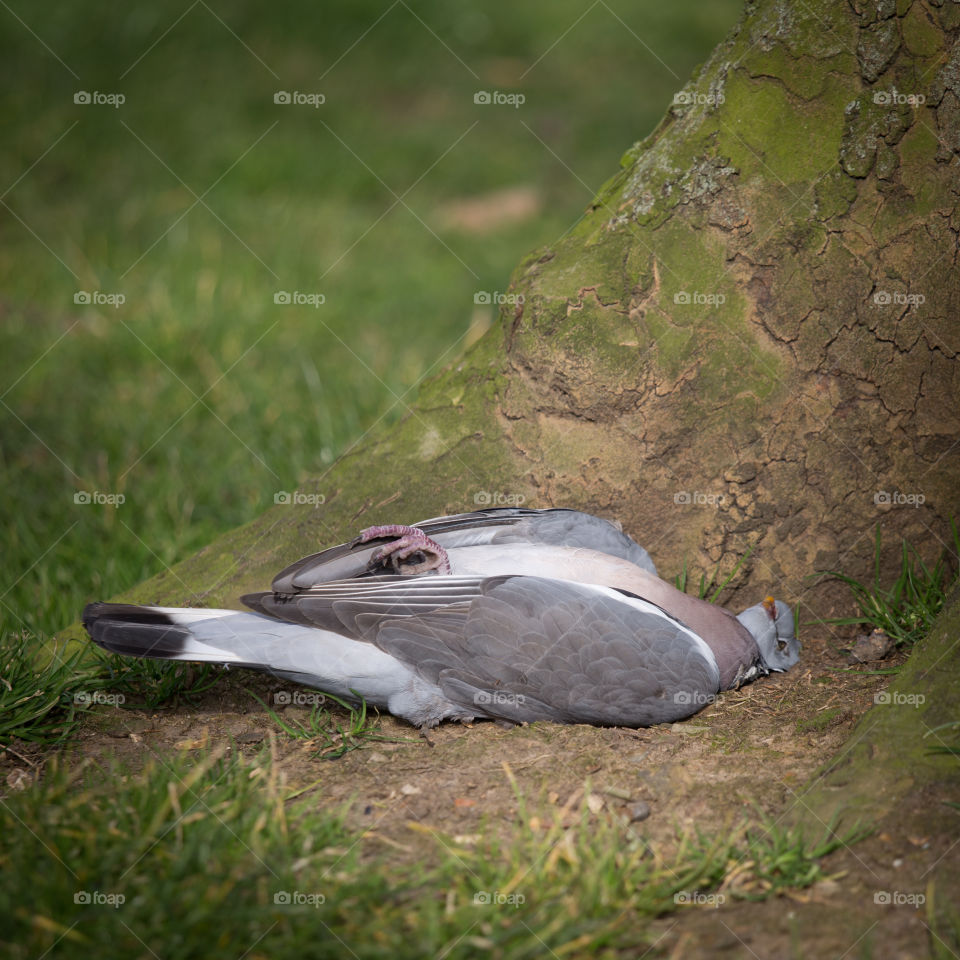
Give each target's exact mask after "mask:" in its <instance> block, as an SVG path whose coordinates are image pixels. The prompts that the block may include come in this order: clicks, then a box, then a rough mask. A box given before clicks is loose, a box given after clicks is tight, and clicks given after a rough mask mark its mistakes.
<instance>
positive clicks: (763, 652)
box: [737, 597, 800, 670]
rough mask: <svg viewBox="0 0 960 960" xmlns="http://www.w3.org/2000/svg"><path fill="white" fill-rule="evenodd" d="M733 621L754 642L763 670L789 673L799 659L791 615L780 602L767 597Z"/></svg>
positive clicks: (798, 644)
mask: <svg viewBox="0 0 960 960" xmlns="http://www.w3.org/2000/svg"><path fill="white" fill-rule="evenodd" d="M737 619H738V620H739V621H740V622H741V623H742V624H743V625H744V626H745V627H746V628H747V630H749V631H750V634H751V635H752V636H753V639H754V640H756V641H757V649H758V650H759V651H760V662H761V663H762V664H763V666H764V667H765V668H766V669H767V670H789V669H790V667H792V666H793V665H794V664H795V663H796V662H797V661H798V660H799V659H800V641H799V640H798V639H797V638H796V635H795V634H794V632H793V612H792V611H791V610H790V608H789V607H788V606H787V605H786V604H785V603H784V602H783V601H782V600H774V599H773V597H767V598H766V599H765V600H764V601H763V603H758V604H756V606H753V607H750V608H748V609H747V610H744V611H743V613H741V614H740V615H739V616H738V617H737Z"/></svg>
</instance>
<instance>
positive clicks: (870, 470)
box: [131, 0, 960, 608]
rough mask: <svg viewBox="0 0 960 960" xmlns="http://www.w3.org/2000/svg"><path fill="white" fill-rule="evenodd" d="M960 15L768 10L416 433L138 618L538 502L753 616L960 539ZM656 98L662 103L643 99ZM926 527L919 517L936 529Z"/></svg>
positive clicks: (519, 281)
mask: <svg viewBox="0 0 960 960" xmlns="http://www.w3.org/2000/svg"><path fill="white" fill-rule="evenodd" d="M958 38H960V4H957V3H949V2H944V0H925V2H919V0H915V2H911V0H871V2H869V3H867V2H865V0H863V2H861V0H851V2H850V3H843V2H837V0H804V2H803V3H799V2H796V3H794V2H791V0H756V2H750V3H748V4H747V8H746V11H745V13H744V16H743V18H742V20H741V22H740V23H739V24H738V26H737V27H736V28H735V29H734V30H733V31H732V33H731V34H730V36H729V37H728V38H727V39H726V40H724V41H723V43H721V44H720V46H719V47H718V48H717V50H716V51H715V52H714V54H713V56H712V57H711V59H710V60H709V62H708V63H707V64H706V65H705V66H704V67H703V68H702V70H701V71H700V73H699V75H698V76H696V77H695V78H694V79H693V80H692V81H691V82H690V83H689V84H688V86H687V87H686V88H685V89H684V91H683V92H682V94H680V95H678V97H677V98H676V99H677V103H675V104H674V105H673V106H672V107H671V108H670V110H669V112H668V114H667V116H666V117H665V118H664V120H663V121H662V123H661V124H660V126H659V127H658V128H657V129H656V130H655V131H654V132H653V133H652V134H651V135H650V136H649V137H648V138H647V139H646V140H644V141H642V142H640V143H638V144H637V145H635V146H634V147H632V148H631V149H630V150H629V151H628V152H627V154H626V155H625V157H624V158H623V161H622V164H621V166H622V169H621V170H620V172H619V173H618V174H617V175H616V176H614V177H613V178H612V179H611V180H610V181H609V182H608V183H607V184H606V185H605V186H604V187H603V188H602V189H601V191H600V193H599V195H598V196H597V197H596V199H595V200H594V201H593V203H592V205H591V206H590V208H589V209H588V211H587V213H586V215H585V216H584V217H583V219H582V220H581V221H580V223H579V224H578V226H577V227H576V228H575V229H574V230H573V231H572V232H571V233H570V234H568V235H567V236H566V237H564V238H563V239H562V240H560V241H558V242H557V243H556V244H554V245H552V246H550V247H548V248H546V249H543V250H540V251H537V252H536V253H534V254H532V255H531V256H529V257H528V258H527V259H526V260H525V261H524V262H523V263H521V264H520V266H519V267H518V268H517V270H516V271H515V274H514V276H513V280H512V285H511V288H510V292H511V293H512V294H514V295H515V302H514V303H510V304H508V305H505V306H504V307H503V308H502V310H501V314H500V320H499V323H498V324H497V325H496V326H495V327H494V328H493V329H492V330H491V331H490V332H489V333H488V334H487V335H486V336H485V337H484V338H483V339H482V340H481V341H480V342H479V343H478V344H477V345H475V346H474V348H473V349H472V350H471V351H470V352H469V353H468V354H467V356H466V357H465V358H463V359H462V360H461V361H460V362H458V363H457V364H455V365H454V366H453V367H451V368H450V369H448V370H447V371H445V372H444V373H443V374H441V375H440V376H438V377H437V378H435V379H433V380H432V381H430V382H429V383H427V384H426V385H425V386H424V387H423V389H422V390H421V394H420V398H419V401H418V402H417V404H416V406H415V407H414V408H413V409H412V410H411V411H410V412H409V413H408V415H407V416H406V417H405V419H404V420H403V421H402V422H401V423H400V424H399V425H396V426H394V427H391V428H390V429H389V430H387V429H382V430H379V431H375V432H374V433H372V434H371V435H370V436H369V437H368V438H366V440H365V441H364V442H363V444H362V445H361V446H360V447H358V448H357V449H356V450H354V451H352V452H350V453H349V454H348V455H347V456H344V457H343V458H342V459H341V460H340V461H339V462H338V463H337V464H336V465H335V466H334V467H333V468H332V469H331V470H330V471H329V472H327V473H326V474H325V475H323V476H322V477H320V478H318V479H317V481H316V483H315V486H314V488H313V489H312V490H310V491H301V492H312V493H316V494H322V495H323V496H324V497H325V502H324V503H323V505H321V506H318V507H314V506H312V505H310V504H306V505H303V506H296V505H279V506H277V507H275V508H273V509H272V510H270V511H269V512H268V513H267V514H265V515H264V516H262V517H261V518H259V519H258V520H257V521H255V522H254V523H252V524H250V525H248V526H247V527H244V528H242V529H240V530H237V531H234V532H233V533H230V534H228V535H226V536H224V537H223V538H221V539H220V540H218V541H217V542H216V543H214V544H213V545H211V546H210V547H208V548H207V549H206V550H204V551H202V552H201V553H200V554H198V555H197V556H195V557H193V558H191V559H190V560H188V561H186V562H185V563H183V564H181V565H180V566H179V567H177V568H175V569H174V570H173V571H170V572H168V573H166V574H164V575H161V576H159V577H157V578H155V579H154V580H151V581H149V582H147V583H146V584H143V585H141V587H139V588H138V589H136V590H135V591H133V592H132V594H131V596H135V597H137V598H138V599H142V600H162V601H167V602H188V603H230V602H232V601H234V600H235V599H236V597H237V596H238V595H239V594H240V593H241V592H243V591H245V590H247V589H253V588H257V587H260V586H262V585H263V584H264V583H265V582H268V581H269V578H270V575H271V574H272V572H274V571H275V570H276V569H279V568H280V567H282V566H283V565H285V564H286V563H288V562H289V561H291V560H292V559H294V558H296V557H298V556H300V555H302V554H304V553H306V552H310V551H312V550H315V549H318V548H319V547H321V546H323V545H326V544H329V543H331V542H335V541H337V540H339V539H343V538H346V537H349V536H351V535H352V534H353V532H354V531H356V530H357V529H358V528H360V527H362V526H366V525H368V524H370V523H373V522H377V521H389V522H400V521H413V520H416V519H418V518H423V517H427V516H432V515H436V514H440V513H445V512H454V511H461V510H466V509H474V507H475V504H476V503H478V502H480V503H483V502H488V503H493V504H496V503H497V502H498V498H500V499H501V502H502V498H511V497H512V498H513V499H514V500H518V499H520V498H524V499H525V502H526V503H527V504H528V505H532V506H549V505H560V506H573V507H579V508H582V509H586V510H589V511H593V512H597V513H600V514H603V515H607V516H615V517H618V518H620V519H621V520H622V521H623V523H624V527H625V528H626V529H627V530H628V531H629V532H630V533H632V534H633V535H634V536H635V537H636V538H637V539H638V540H639V541H640V542H641V543H643V544H644V545H645V546H647V547H648V549H649V550H650V551H651V553H652V555H653V557H654V559H655V560H656V561H657V563H658V564H659V566H660V568H661V571H662V572H663V573H664V574H666V575H671V574H673V573H675V572H676V571H677V570H679V568H680V567H681V566H682V564H683V562H684V561H686V562H687V564H688V565H689V566H690V567H692V568H693V569H698V568H703V567H713V565H715V564H720V565H721V568H725V569H730V568H731V567H732V566H733V564H734V563H735V562H736V560H737V559H738V558H740V557H741V556H742V555H743V554H744V552H745V551H747V549H748V548H750V547H752V548H753V552H752V554H751V556H750V560H749V563H748V565H747V567H746V568H745V571H744V573H743V575H742V576H741V577H739V578H738V583H739V584H740V588H741V589H743V588H746V592H745V593H744V594H743V596H742V597H738V598H737V599H736V601H735V603H736V605H740V604H741V603H743V604H745V603H747V602H748V601H749V602H753V600H754V599H755V598H756V595H757V594H758V593H759V592H760V591H761V590H763V591H766V590H771V589H772V590H775V591H776V592H777V593H778V595H780V596H783V597H784V598H785V599H787V600H793V601H795V600H797V599H798V598H800V597H801V596H804V598H805V599H806V600H808V601H812V602H814V605H815V606H816V605H817V604H819V606H820V607H821V608H822V607H823V606H824V601H825V599H826V598H827V597H826V595H824V594H822V593H818V592H817V591H822V590H825V589H829V588H827V587H822V586H814V585H812V584H811V582H810V581H809V580H806V579H805V578H806V577H807V576H808V575H809V574H810V573H812V572H813V571H814V570H817V569H825V568H842V569H843V570H844V571H846V572H847V573H849V574H852V575H854V576H858V577H864V576H869V575H870V574H871V573H872V560H873V546H872V534H873V529H874V527H875V525H876V524H877V523H878V522H879V523H881V524H882V526H883V528H884V529H885V531H886V532H887V539H888V541H890V542H893V541H896V540H898V539H899V537H900V536H906V537H909V538H911V539H912V540H914V541H918V542H923V543H926V544H927V545H928V546H929V548H930V549H931V552H934V551H936V550H937V549H939V543H938V541H939V540H940V538H942V537H943V534H944V529H945V520H946V518H947V517H948V516H949V515H951V514H953V515H957V514H958V513H960V510H958V507H960V484H958V483H957V462H958V457H960V446H958V439H960V401H958V397H960V374H958V370H957V350H958V347H960V325H958V314H960V311H958V301H960V294H958V290H960V286H958V281H957V273H956V267H957V247H958V244H957V236H958V229H960V213H958V208H957V199H958V192H960V160H958V151H960V39H958ZM638 95H639V94H638ZM921 501H922V502H921Z"/></svg>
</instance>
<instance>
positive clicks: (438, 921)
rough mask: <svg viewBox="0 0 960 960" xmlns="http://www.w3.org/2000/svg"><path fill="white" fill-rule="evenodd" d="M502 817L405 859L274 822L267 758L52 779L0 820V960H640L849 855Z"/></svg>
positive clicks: (608, 821)
mask: <svg viewBox="0 0 960 960" xmlns="http://www.w3.org/2000/svg"><path fill="white" fill-rule="evenodd" d="M520 799H521V801H523V798H522V797H521V798H520ZM520 809H521V810H522V814H521V815H520V817H519V818H518V820H517V822H515V823H514V824H513V825H511V826H509V828H508V829H507V832H506V834H505V835H504V836H503V837H502V838H501V839H496V837H497V831H486V832H485V834H484V839H482V840H480V841H479V842H477V843H458V842H457V841H456V840H455V839H454V838H452V837H449V836H446V835H444V834H441V833H438V832H436V831H434V830H433V829H432V828H429V827H427V826H424V825H414V826H415V827H419V829H417V830H414V831H413V832H414V837H415V838H419V843H418V846H419V847H420V849H419V850H418V853H417V856H415V857H413V858H411V857H404V856H399V855H396V854H395V853H389V854H385V853H384V852H383V851H384V847H383V845H382V844H380V843H379V842H378V841H377V839H376V835H375V833H374V834H372V835H370V836H367V837H365V836H364V835H363V834H361V833H357V832H356V831H354V830H351V829H350V828H349V827H348V826H347V825H346V820H345V811H344V810H343V809H339V810H333V811H330V810H322V809H317V808H316V807H315V806H313V805H312V804H311V803H310V802H309V801H299V802H291V801H290V800H289V799H288V794H287V790H286V787H285V786H284V783H283V778H282V776H281V773H280V771H279V769H278V767H277V765H276V764H275V762H274V759H273V757H272V754H271V751H270V749H269V748H264V749H263V750H262V751H260V752H259V753H258V754H257V755H255V756H253V757H252V758H250V759H245V758H243V757H242V756H240V755H238V754H234V753H224V752H223V751H221V752H213V753H210V754H208V755H207V756H206V757H205V758H204V759H202V760H201V761H200V762H191V761H190V760H189V759H188V758H186V757H182V756H181V757H175V758H172V759H170V760H162V759H155V760H152V761H150V762H149V763H148V764H147V766H146V767H145V768H144V769H143V770H142V771H137V772H134V771H130V770H126V769H124V768H121V767H117V766H112V767H109V768H106V769H101V768H98V767H96V766H93V765H90V764H85V765H81V766H73V767H70V766H68V765H66V764H59V763H57V762H56V761H54V762H53V763H51V765H50V768H49V769H48V771H47V773H46V775H45V777H44V779H43V782H42V783H41V784H39V785H37V786H36V787H35V788H33V789H30V790H27V791H25V792H22V793H20V794H18V795H16V796H13V797H11V798H9V799H8V800H6V801H4V802H3V803H2V804H0V828H2V829H0V863H2V865H3V870H2V871H0V912H2V914H3V916H4V917H5V918H7V920H6V923H7V929H6V931H5V934H6V946H5V947H4V953H3V955H4V956H5V957H10V958H17V960H19V958H23V960H26V958H29V957H37V956H40V955H46V956H47V957H49V958H51V960H55V958H57V957H72V956H76V955H77V952H78V951H80V950H83V951H84V952H87V951H95V952H96V954H97V956H99V957H103V958H105V960H109V958H112V957H128V956H140V955H142V954H145V953H146V954H149V953H155V954H156V955H158V956H162V957H164V958H167V960H188V958H193V957H208V956H242V955H244V954H245V953H247V952H248V951H250V952H249V954H247V955H251V956H255V957H262V956H270V957H274V958H278V960H283V958H287V957H291V958H293V957H301V956H304V955H309V956H314V957H326V956H342V955H343V953H344V950H345V949H348V950H349V952H350V953H351V954H353V955H356V956H395V957H423V956H437V955H444V956H448V957H451V958H457V957H466V956H475V955H476V954H477V953H478V952H495V953H496V952H500V953H501V955H509V956H511V957H513V956H516V957H527V956H530V957H532V956H542V954H543V951H544V950H545V949H547V950H550V951H553V952H554V953H556V954H557V955H559V956H566V955H569V956H573V957H588V956H597V955H601V956H604V955H613V954H614V953H616V952H617V951H623V952H627V951H630V950H635V949H640V948H646V947H647V946H649V944H650V941H651V937H650V935H649V934H648V932H647V924H648V923H649V921H650V920H651V919H653V918H654V917H656V916H659V915H661V914H663V913H667V912H671V911H674V910H677V909H692V908H696V907H698V906H712V905H714V904H716V903H720V902H723V901H724V900H725V899H741V898H747V899H762V898H765V897H769V896H774V895H776V894H777V893H778V892H780V891H781V890H783V889H785V888H787V887H797V886H806V885H809V884H812V883H815V882H817V881H818V880H819V879H822V878H823V873H822V871H821V867H820V864H819V859H820V858H821V857H822V856H825V855H826V854H827V853H829V852H830V851H831V850H832V849H835V848H836V847H837V846H839V845H840V844H841V843H843V842H852V841H853V839H854V837H853V836H852V835H851V836H848V837H845V838H844V839H843V840H840V839H834V840H831V841H824V842H823V843H820V844H814V845H810V844H808V843H806V842H805V841H804V840H803V839H802V838H800V837H799V836H797V835H795V834H793V833H791V832H788V831H783V830H781V829H780V828H777V827H776V826H775V825H773V824H772V823H770V822H762V823H761V824H760V825H759V826H758V825H756V824H754V825H753V826H752V827H750V828H747V827H745V826H744V825H740V826H738V827H735V828H733V829H730V830H727V831H724V832H723V833H720V834H717V835H711V836H706V835H698V834H680V835H678V836H677V837H676V839H675V841H674V842H672V843H670V844H669V845H668V846H665V847H664V848H662V849H661V848H651V847H650V846H649V844H648V843H647V841H646V840H645V839H644V838H643V837H641V836H639V835H637V834H636V833H635V832H634V831H633V830H632V828H629V827H627V826H625V825H624V824H623V823H621V822H619V821H618V819H617V818H616V817H614V816H609V815H603V816H598V815H594V814H591V813H590V811H589V808H588V805H587V802H586V799H585V798H584V800H583V801H582V803H581V807H580V809H579V820H578V821H575V822H574V825H573V826H564V825H563V820H564V817H565V815H566V814H567V813H569V811H561V810H558V809H556V808H550V811H552V813H551V812H550V811H548V812H547V813H545V814H544V815H543V818H542V820H543V825H542V826H541V827H540V828H539V829H537V828H535V827H533V826H532V822H533V821H532V820H531V818H530V817H529V816H528V815H527V814H528V810H527V804H526V803H525V802H523V803H522V805H521V807H520ZM411 829H412V830H413V828H411ZM388 849H389V848H388ZM24 877H29V878H30V882H29V884H24V882H23V878H24ZM47 951H49V952H47Z"/></svg>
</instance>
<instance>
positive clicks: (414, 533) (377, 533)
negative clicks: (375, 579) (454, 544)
mask: <svg viewBox="0 0 960 960" xmlns="http://www.w3.org/2000/svg"><path fill="white" fill-rule="evenodd" d="M380 537H396V538H397V539H396V540H394V541H393V542H392V543H387V544H384V545H383V546H382V547H379V548H378V549H377V550H376V551H375V552H374V554H373V560H374V561H376V562H377V563H382V562H385V561H389V563H390V565H391V566H392V567H393V569H394V570H395V571H396V572H397V573H399V574H402V575H405V576H410V575H413V574H421V573H427V572H429V571H430V570H436V571H437V572H438V573H442V574H443V573H447V574H448V573H450V558H449V557H448V556H447V551H446V550H444V549H443V547H441V546H440V544H439V543H437V542H436V541H435V540H431V539H430V538H429V537H428V536H427V535H426V534H425V533H424V532H423V531H422V530H420V529H419V528H417V527H406V526H402V525H401V524H388V525H386V526H379V527H367V528H366V530H361V531H360V536H359V538H358V539H359V541H360V543H366V542H367V541H369V540H376V539H378V538H380ZM416 553H422V554H423V556H424V559H423V560H422V561H421V562H420V563H415V564H407V565H406V566H403V567H402V568H401V564H402V563H403V561H404V560H406V559H407V558H408V557H411V556H413V555H414V554H416Z"/></svg>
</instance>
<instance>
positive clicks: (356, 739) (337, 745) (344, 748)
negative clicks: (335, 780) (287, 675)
mask: <svg viewBox="0 0 960 960" xmlns="http://www.w3.org/2000/svg"><path fill="white" fill-rule="evenodd" d="M247 692H248V693H249V694H250V696H251V697H253V699H254V700H256V701H257V703H259V704H260V706H262V707H263V708H264V710H266V711H267V713H268V714H269V715H270V718H271V719H272V720H273V722H274V723H275V724H276V725H277V726H278V727H279V728H280V729H281V730H282V731H283V732H284V733H286V734H287V736H288V737H292V738H293V739H294V740H309V741H314V742H316V743H317V749H316V752H315V753H314V754H313V756H314V757H317V758H321V759H325V760H336V759H339V758H340V757H342V756H343V755H344V754H346V753H349V752H350V751H351V750H356V749H358V748H359V747H362V746H364V745H365V744H367V743H371V742H377V741H379V742H386V743H399V742H408V743H416V741H415V740H410V739H409V738H408V739H407V740H406V741H401V740H398V739H397V738H396V737H383V736H381V735H380V734H378V733H377V721H376V718H374V717H368V716H367V702H366V701H365V700H364V699H363V698H362V697H360V696H359V695H358V699H359V701H360V705H359V706H358V707H354V706H353V705H352V704H350V703H347V702H346V701H345V700H341V699H340V698H339V697H335V696H334V695H333V694H332V693H309V694H305V696H306V697H307V698H308V699H309V700H310V701H311V704H310V710H309V711H308V712H307V714H306V715H305V716H304V717H303V718H302V719H300V718H297V717H295V716H280V714H278V713H277V712H276V710H274V709H273V708H272V707H270V706H268V705H267V704H266V703H264V702H263V700H261V699H260V698H259V697H258V696H257V695H256V694H255V693H253V692H252V691H247ZM327 701H330V702H331V703H335V704H336V705H337V706H338V707H340V708H341V709H342V710H344V711H346V714H347V719H346V721H345V722H342V721H340V720H339V719H338V718H337V716H336V714H335V713H334V712H333V711H331V710H330V709H329V708H328V707H327Z"/></svg>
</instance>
